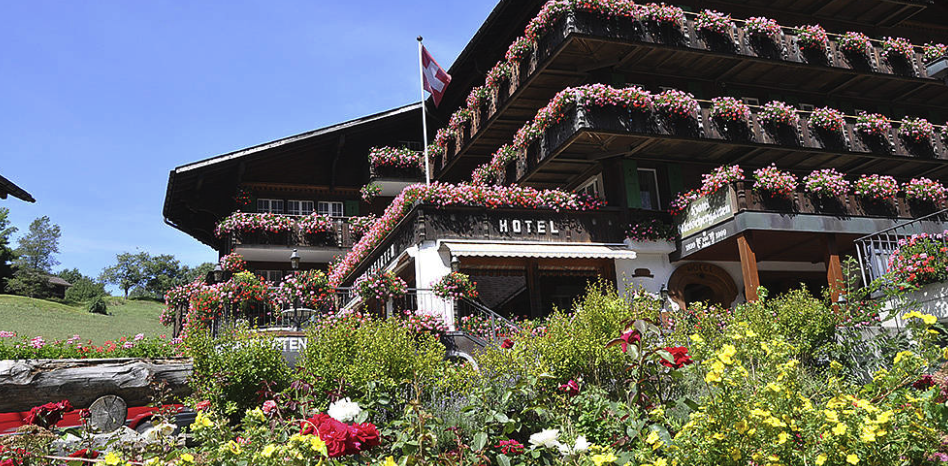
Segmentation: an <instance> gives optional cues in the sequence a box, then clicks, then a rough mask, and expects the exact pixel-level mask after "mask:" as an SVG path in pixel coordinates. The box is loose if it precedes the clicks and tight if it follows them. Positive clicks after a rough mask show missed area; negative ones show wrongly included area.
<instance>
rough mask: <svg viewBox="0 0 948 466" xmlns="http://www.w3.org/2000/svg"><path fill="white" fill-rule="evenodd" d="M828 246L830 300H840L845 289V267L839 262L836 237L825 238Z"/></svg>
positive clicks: (827, 270)
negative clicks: (841, 291)
mask: <svg viewBox="0 0 948 466" xmlns="http://www.w3.org/2000/svg"><path fill="white" fill-rule="evenodd" d="M823 243H824V244H825V245H826V259H825V260H824V263H825V264H826V283H827V284H828V285H829V290H830V300H831V302H834V303H835V302H836V301H838V300H839V293H840V290H841V289H842V287H843V267H842V264H841V263H840V260H839V246H838V245H837V244H836V235H835V234H834V233H828V234H826V235H824V236H823Z"/></svg>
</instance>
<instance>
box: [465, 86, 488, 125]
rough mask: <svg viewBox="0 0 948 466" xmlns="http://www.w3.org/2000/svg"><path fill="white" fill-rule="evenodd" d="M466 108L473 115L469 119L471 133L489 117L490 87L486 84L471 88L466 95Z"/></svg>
mask: <svg viewBox="0 0 948 466" xmlns="http://www.w3.org/2000/svg"><path fill="white" fill-rule="evenodd" d="M466 103H467V109H468V110H470V111H471V114H472V116H473V118H472V121H471V134H474V133H476V132H477V131H478V130H479V129H480V128H482V127H483V126H484V125H485V124H486V123H487V119H488V118H490V88H489V87H487V86H476V87H474V88H473V89H471V92H470V93H469V94H468V95H467V100H466Z"/></svg>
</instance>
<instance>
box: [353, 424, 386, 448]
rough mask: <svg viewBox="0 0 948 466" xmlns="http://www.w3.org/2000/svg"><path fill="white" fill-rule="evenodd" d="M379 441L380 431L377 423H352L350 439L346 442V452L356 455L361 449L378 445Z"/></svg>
mask: <svg viewBox="0 0 948 466" xmlns="http://www.w3.org/2000/svg"><path fill="white" fill-rule="evenodd" d="M379 443H381V442H380V441H379V431H378V429H376V428H375V425H374V424H372V423H369V422H366V423H364V424H352V425H351V426H349V441H348V442H347V443H346V454H348V455H354V454H356V453H359V452H361V451H365V450H368V449H369V448H372V447H377V446H378V445H379Z"/></svg>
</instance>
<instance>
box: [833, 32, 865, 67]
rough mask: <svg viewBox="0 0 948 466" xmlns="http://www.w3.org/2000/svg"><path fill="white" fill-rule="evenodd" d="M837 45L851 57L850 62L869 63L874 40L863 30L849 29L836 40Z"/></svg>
mask: <svg viewBox="0 0 948 466" xmlns="http://www.w3.org/2000/svg"><path fill="white" fill-rule="evenodd" d="M836 46H837V47H838V48H839V50H840V51H841V52H843V54H844V55H846V57H847V58H848V59H849V61H850V63H852V62H854V61H855V62H856V63H868V61H869V54H870V53H871V52H872V41H870V40H869V36H867V35H865V34H863V33H861V32H853V31H849V32H847V33H846V34H843V35H842V36H839V39H837V41H836Z"/></svg>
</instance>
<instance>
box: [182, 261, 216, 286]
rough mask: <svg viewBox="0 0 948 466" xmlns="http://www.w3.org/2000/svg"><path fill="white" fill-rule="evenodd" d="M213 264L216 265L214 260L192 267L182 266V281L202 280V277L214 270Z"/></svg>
mask: <svg viewBox="0 0 948 466" xmlns="http://www.w3.org/2000/svg"><path fill="white" fill-rule="evenodd" d="M215 265H217V263H215V262H205V263H203V264H201V265H198V266H197V267H194V268H190V267H188V266H186V265H185V266H184V267H183V275H184V282H185V283H191V282H193V281H195V280H201V281H204V278H205V277H207V274H208V273H210V272H212V271H213V270H214V266H215Z"/></svg>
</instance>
